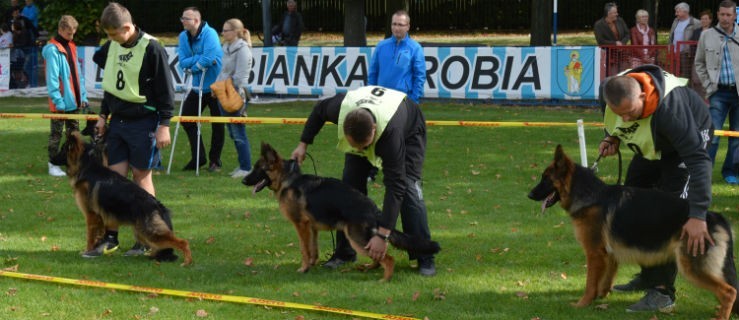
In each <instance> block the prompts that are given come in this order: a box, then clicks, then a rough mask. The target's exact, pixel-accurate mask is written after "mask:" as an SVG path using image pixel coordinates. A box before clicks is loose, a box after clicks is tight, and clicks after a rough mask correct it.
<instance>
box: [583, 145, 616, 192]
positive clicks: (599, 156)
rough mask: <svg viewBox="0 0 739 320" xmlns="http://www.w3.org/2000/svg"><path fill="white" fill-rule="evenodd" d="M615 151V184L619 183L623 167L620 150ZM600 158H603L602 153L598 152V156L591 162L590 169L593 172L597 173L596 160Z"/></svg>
mask: <svg viewBox="0 0 739 320" xmlns="http://www.w3.org/2000/svg"><path fill="white" fill-rule="evenodd" d="M616 153H617V154H618V179H616V184H621V171H622V168H623V160H622V158H621V150H620V149H617V150H616ZM600 159H603V154H602V153H598V158H597V159H595V162H593V165H592V166H591V167H590V170H591V171H593V173H598V162H599V161H600Z"/></svg>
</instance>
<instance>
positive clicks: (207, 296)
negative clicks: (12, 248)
mask: <svg viewBox="0 0 739 320" xmlns="http://www.w3.org/2000/svg"><path fill="white" fill-rule="evenodd" d="M0 276H4V277H10V278H18V279H26V280H35V281H43V282H52V283H62V284H69V285H75V286H83V287H95V288H106V289H117V290H125V291H134V292H145V293H155V294H159V295H168V296H177V297H185V298H197V299H202V300H213V301H225V302H235V303H243V304H253V305H260V306H269V307H279V308H288V309H301V310H311V311H318V312H328V313H338V314H344V315H351V316H357V317H363V318H370V319H394V320H419V319H418V318H410V317H405V316H396V315H390V314H378V313H371V312H364V311H356V310H349V309H341V308H332V307H326V306H313V305H307V304H301V303H292V302H283V301H277V300H267V299H260V298H251V297H241V296H230V295H222V294H213V293H205V292H195V291H181V290H172V289H161V288H151V287H140V286H132V285H127V284H117V283H107V282H101V281H94V280H81V279H69V278H59V277H51V276H43V275H36V274H29V273H20V272H11V271H2V270H0Z"/></svg>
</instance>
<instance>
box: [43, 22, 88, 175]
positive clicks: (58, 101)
mask: <svg viewBox="0 0 739 320" xmlns="http://www.w3.org/2000/svg"><path fill="white" fill-rule="evenodd" d="M78 25H79V24H78V23H77V20H76V19H75V18H74V17H72V16H69V15H64V16H62V17H61V19H60V20H59V26H58V28H57V34H56V36H54V38H52V39H51V40H49V43H48V44H47V45H46V46H44V49H43V51H42V55H43V56H44V60H45V61H46V84H47V86H46V89H47V92H48V93H49V111H51V112H53V113H79V110H80V109H81V108H82V107H83V106H86V105H87V91H86V90H85V78H84V75H83V74H82V73H81V72H80V70H81V69H80V66H79V62H78V61H79V60H77V46H76V45H75V44H74V41H72V39H74V34H75V33H76V32H77V26H78ZM65 124H66V126H67V132H68V133H69V132H70V131H73V130H79V123H78V122H77V120H75V119H68V120H54V119H52V120H51V133H50V134H49V147H48V150H49V175H52V176H55V177H61V176H66V175H67V174H66V173H65V172H64V171H63V170H62V169H61V168H59V164H58V163H52V162H53V161H52V159H53V158H54V157H55V156H56V155H57V154H58V153H59V143H60V141H61V139H62V132H63V130H64V125H65Z"/></svg>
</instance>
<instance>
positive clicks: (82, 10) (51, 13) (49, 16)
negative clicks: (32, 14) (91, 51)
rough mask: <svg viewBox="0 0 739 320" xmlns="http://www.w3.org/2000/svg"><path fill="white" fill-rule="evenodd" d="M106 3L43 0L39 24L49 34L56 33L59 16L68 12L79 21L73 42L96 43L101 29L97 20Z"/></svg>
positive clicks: (95, 0) (92, 0)
mask: <svg viewBox="0 0 739 320" xmlns="http://www.w3.org/2000/svg"><path fill="white" fill-rule="evenodd" d="M107 3H108V1H107V0H75V1H45V5H44V6H43V10H42V11H41V15H40V17H39V26H40V27H41V29H43V30H46V31H48V32H49V35H50V36H51V35H53V34H56V31H57V25H58V24H59V18H60V17H61V16H62V15H65V14H68V15H71V16H73V17H74V18H75V19H77V22H79V27H77V34H76V35H75V42H77V43H78V44H84V45H98V44H99V41H100V38H101V32H102V31H99V30H98V28H97V21H98V20H99V18H100V14H101V13H102V12H103V9H104V8H105V6H106V5H107Z"/></svg>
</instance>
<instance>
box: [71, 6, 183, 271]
mask: <svg viewBox="0 0 739 320" xmlns="http://www.w3.org/2000/svg"><path fill="white" fill-rule="evenodd" d="M100 26H101V27H102V28H103V30H104V31H105V33H106V34H107V35H108V38H109V39H110V41H108V42H106V43H105V44H104V45H103V46H102V47H101V48H100V50H98V52H96V53H95V56H94V57H93V60H94V61H95V63H96V64H97V65H99V66H101V67H103V68H104V69H105V70H104V72H103V90H104V93H103V102H102V104H101V106H100V119H98V122H97V125H96V129H97V130H98V133H99V134H101V135H102V134H104V133H105V123H106V121H107V119H108V115H111V119H110V128H109V129H108V134H107V138H106V143H107V147H106V151H107V152H108V163H109V167H110V169H111V170H113V171H115V172H117V173H118V174H120V175H122V176H124V177H126V176H127V175H128V169H129V167H130V168H131V171H132V174H133V181H134V182H135V183H136V184H137V185H139V186H140V187H141V188H143V189H144V190H146V191H147V192H149V193H150V194H151V195H154V182H153V181H152V179H151V170H152V167H153V166H154V165H156V164H157V163H156V161H157V160H158V159H159V155H158V152H159V149H161V148H164V147H166V146H168V145H169V143H170V137H169V120H170V118H172V110H174V87H173V85H172V75H171V74H170V70H169V64H168V62H167V52H166V51H164V47H162V45H161V44H159V42H158V41H157V39H155V38H153V37H152V36H150V35H148V34H146V33H145V32H143V31H142V30H141V29H139V28H137V27H136V26H135V25H134V24H133V19H132V18H131V13H130V12H129V11H128V9H126V8H125V7H123V6H122V5H120V4H118V3H115V2H111V3H110V4H108V6H107V7H105V9H104V10H103V13H102V15H101V17H100ZM117 249H118V230H106V231H105V236H104V237H103V239H102V240H101V241H100V243H99V244H98V245H97V246H95V248H94V249H93V250H90V251H88V252H85V253H84V254H83V256H84V257H88V258H89V257H97V256H101V255H103V254H108V253H112V252H113V251H115V250H117ZM139 254H143V246H142V245H141V244H140V243H136V244H135V245H134V248H132V249H131V250H129V251H128V252H126V255H139Z"/></svg>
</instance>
